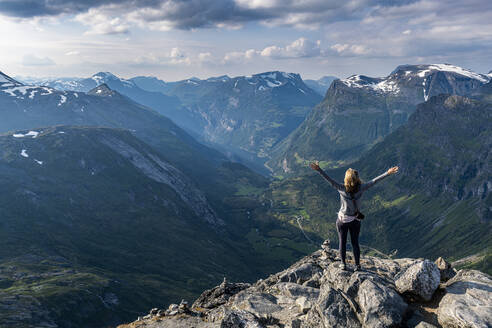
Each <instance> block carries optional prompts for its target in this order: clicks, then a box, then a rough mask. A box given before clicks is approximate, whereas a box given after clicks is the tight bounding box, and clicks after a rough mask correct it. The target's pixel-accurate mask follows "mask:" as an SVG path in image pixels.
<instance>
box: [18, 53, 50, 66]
mask: <svg viewBox="0 0 492 328" xmlns="http://www.w3.org/2000/svg"><path fill="white" fill-rule="evenodd" d="M22 65H23V66H52V65H55V62H54V61H53V59H51V58H49V57H40V56H37V55H34V54H28V55H25V56H24V57H22Z"/></svg>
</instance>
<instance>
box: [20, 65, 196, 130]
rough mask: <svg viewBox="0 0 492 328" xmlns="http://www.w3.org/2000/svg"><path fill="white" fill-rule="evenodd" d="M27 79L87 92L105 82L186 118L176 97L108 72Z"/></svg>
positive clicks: (165, 112) (166, 112) (174, 116)
mask: <svg viewBox="0 0 492 328" xmlns="http://www.w3.org/2000/svg"><path fill="white" fill-rule="evenodd" d="M28 81H30V83H32V84H36V85H43V86H48V87H51V88H54V89H57V90H63V91H75V92H78V91H82V92H88V91H89V90H91V89H93V88H95V87H97V86H99V85H101V84H106V85H108V86H109V87H110V88H111V89H112V90H115V91H118V92H119V93H121V94H122V95H125V96H127V97H129V98H130V99H132V100H133V101H136V102H138V103H139V104H142V105H144V106H147V107H150V108H152V109H154V110H155V111H157V112H159V113H161V114H163V115H165V116H167V117H169V118H171V119H173V120H174V121H177V120H180V119H181V120H182V121H187V120H188V118H187V114H188V113H187V112H185V111H183V110H181V105H180V101H179V99H177V98H176V97H172V96H166V95H164V94H162V93H161V92H152V91H147V90H144V89H142V88H140V87H139V86H137V84H135V83H134V82H133V81H131V80H127V79H122V78H119V77H117V76H115V75H114V74H112V73H110V72H99V73H97V74H94V75H93V76H91V77H90V78H74V79H71V78H58V79H54V80H49V79H39V80H35V79H29V80H28ZM184 127H186V126H184Z"/></svg>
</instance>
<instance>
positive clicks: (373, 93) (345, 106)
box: [267, 64, 490, 174]
mask: <svg viewBox="0 0 492 328" xmlns="http://www.w3.org/2000/svg"><path fill="white" fill-rule="evenodd" d="M489 80H490V77H488V76H487V75H481V74H477V73H474V72H471V71H468V70H465V69H462V68H460V67H456V66H452V65H447V64H436V65H403V66H399V67H397V68H396V70H395V71H393V72H392V73H391V74H390V75H389V76H387V77H385V78H370V77H367V76H362V75H354V76H351V77H349V78H347V79H345V80H337V81H335V82H333V83H332V85H331V86H330V89H329V90H328V92H327V93H326V96H325V99H324V100H323V102H322V103H321V104H319V105H318V106H317V107H316V108H315V109H314V110H313V111H312V112H311V113H310V115H309V116H308V117H307V118H306V120H305V121H304V122H303V123H302V124H301V125H300V126H299V127H298V128H297V129H296V130H295V131H294V132H293V133H292V134H291V135H290V136H289V137H287V138H286V139H285V140H284V141H283V142H282V143H281V144H279V145H278V146H277V147H275V149H274V151H273V155H272V160H270V161H269V162H268V163H267V164H268V166H269V167H271V168H272V170H273V171H274V172H279V173H280V172H281V173H283V174H285V173H287V174H288V173H292V172H295V171H297V170H300V169H301V170H302V169H303V168H305V166H306V165H305V163H306V161H308V160H320V161H322V162H321V164H322V166H325V167H336V166H340V165H343V164H344V163H346V162H350V161H353V160H355V159H357V158H358V157H359V156H360V155H361V154H362V153H363V152H364V151H366V150H367V149H369V148H370V147H372V146H373V145H374V144H375V143H377V142H379V141H381V140H382V139H383V138H384V137H385V136H386V135H388V134H389V133H390V132H392V131H394V130H395V129H396V128H398V127H399V126H400V125H402V124H403V123H405V122H406V121H407V119H408V117H409V115H410V114H411V113H413V112H414V111H415V108H416V106H417V104H419V103H421V102H424V101H425V100H427V99H429V97H432V96H434V95H438V94H441V93H447V94H457V95H467V94H470V93H472V92H473V90H476V89H478V88H479V87H480V86H481V85H483V84H484V83H486V82H488V81H489Z"/></svg>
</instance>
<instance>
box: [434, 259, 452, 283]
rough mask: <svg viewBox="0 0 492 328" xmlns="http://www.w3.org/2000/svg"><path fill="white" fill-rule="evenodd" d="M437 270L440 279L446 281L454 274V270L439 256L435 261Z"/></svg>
mask: <svg viewBox="0 0 492 328" xmlns="http://www.w3.org/2000/svg"><path fill="white" fill-rule="evenodd" d="M434 263H435V264H436V265H437V268H438V269H439V272H440V273H441V281H448V280H449V279H451V278H453V277H454V276H455V275H456V270H455V269H453V268H452V267H451V264H450V263H448V262H446V260H445V259H443V258H442V257H439V258H438V259H437V260H436V261H435V262H434Z"/></svg>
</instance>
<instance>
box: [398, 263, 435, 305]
mask: <svg viewBox="0 0 492 328" xmlns="http://www.w3.org/2000/svg"><path fill="white" fill-rule="evenodd" d="M440 280H441V273H440V272H439V269H438V268H437V265H436V264H435V263H432V262H431V261H429V260H424V261H421V262H417V263H415V264H413V265H411V266H410V267H408V268H407V269H406V270H405V271H404V272H403V273H402V274H400V275H399V276H398V277H397V279H396V281H395V285H396V289H397V290H398V292H399V293H401V294H403V293H410V294H412V295H414V296H418V297H420V298H422V299H423V300H425V301H430V300H431V298H432V295H433V294H434V292H435V290H436V289H437V287H439V282H440Z"/></svg>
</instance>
